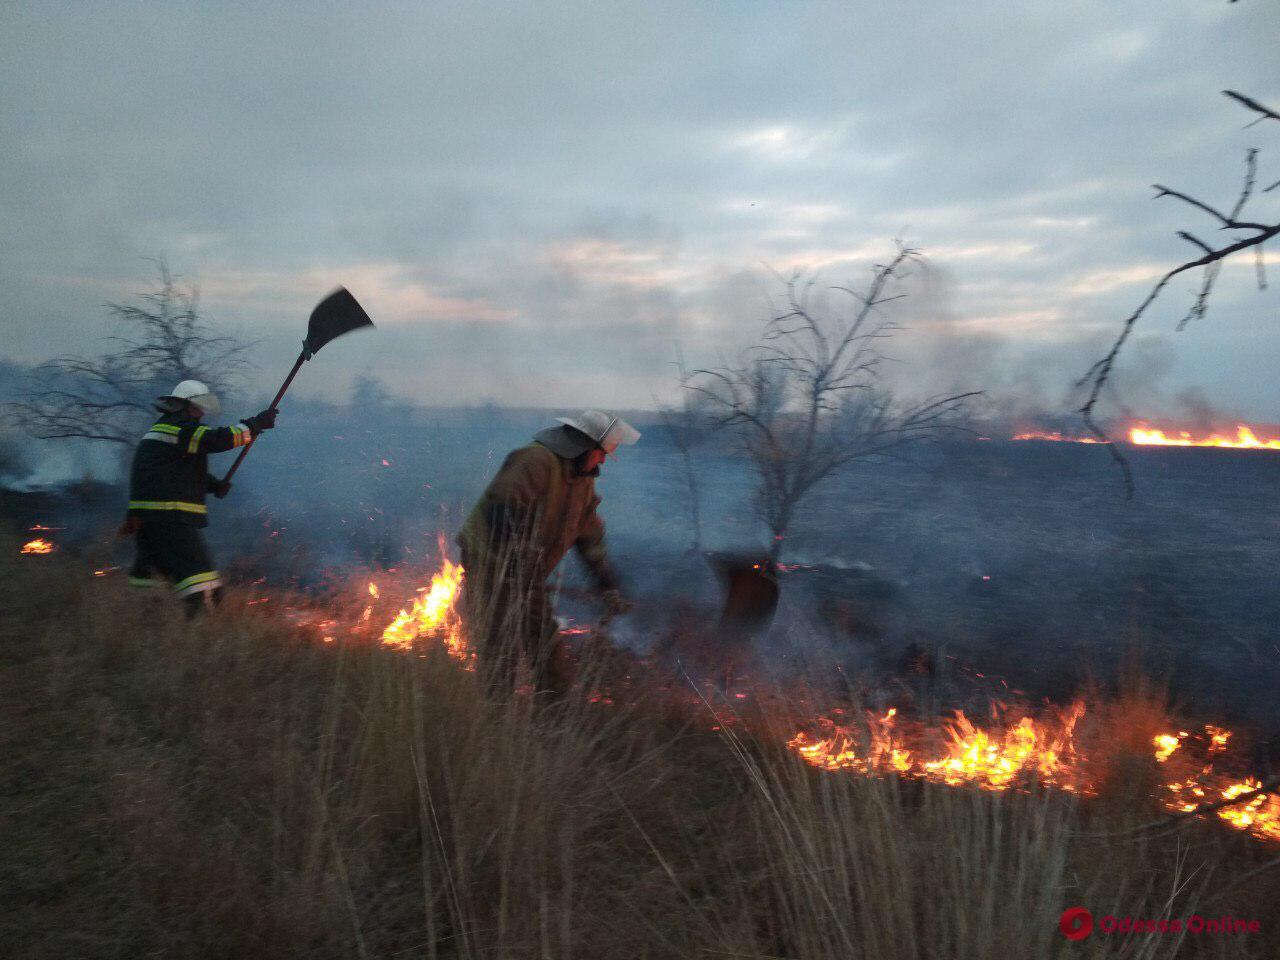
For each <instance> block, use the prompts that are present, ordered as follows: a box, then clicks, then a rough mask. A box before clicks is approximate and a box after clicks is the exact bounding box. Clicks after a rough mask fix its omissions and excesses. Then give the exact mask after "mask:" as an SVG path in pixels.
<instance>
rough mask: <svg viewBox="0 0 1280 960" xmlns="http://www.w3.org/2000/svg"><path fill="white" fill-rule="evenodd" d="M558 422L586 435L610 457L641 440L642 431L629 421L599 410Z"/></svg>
mask: <svg viewBox="0 0 1280 960" xmlns="http://www.w3.org/2000/svg"><path fill="white" fill-rule="evenodd" d="M556 420H558V421H559V422H560V423H563V424H564V425H565V426H568V427H573V429H575V430H577V431H578V432H579V433H584V434H586V435H587V436H588V437H590V438H591V440H592V441H593V442H595V443H596V444H598V445H599V446H600V448H601V449H602V450H603V451H604V452H605V453H607V454H609V455H610V456H613V452H614V451H615V450H617V449H618V447H620V446H623V445H624V444H632V443H635V442H636V441H637V440H639V439H640V431H638V430H637V429H636V428H635V427H633V426H631V424H629V423H627V421H625V420H623V419H621V418H620V417H615V416H613V415H612V414H609V413H601V412H600V411H599V410H584V411H583V412H582V413H581V414H579V415H578V416H577V417H556Z"/></svg>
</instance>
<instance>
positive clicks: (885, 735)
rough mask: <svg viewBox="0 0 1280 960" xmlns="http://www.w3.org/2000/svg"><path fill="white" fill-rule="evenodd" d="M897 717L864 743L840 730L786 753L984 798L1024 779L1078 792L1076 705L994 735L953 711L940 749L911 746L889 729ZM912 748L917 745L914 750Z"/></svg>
mask: <svg viewBox="0 0 1280 960" xmlns="http://www.w3.org/2000/svg"><path fill="white" fill-rule="evenodd" d="M896 713H897V711H896V709H891V710H889V712H888V713H886V714H885V715H884V716H883V717H879V718H876V717H872V718H869V720H868V724H867V728H868V734H869V737H868V738H867V742H865V743H860V742H859V741H858V738H855V737H854V736H853V735H852V734H850V733H849V732H848V731H847V730H843V729H840V728H838V727H837V728H835V730H834V733H833V735H831V736H828V737H826V738H821V739H811V738H810V737H809V736H807V735H806V734H805V733H803V732H801V733H798V734H796V735H795V736H794V737H793V738H792V739H791V740H790V741H788V746H790V747H791V748H792V749H793V750H795V751H796V752H797V753H798V754H799V755H800V756H801V757H803V758H804V760H805V761H806V762H808V763H811V764H813V765H814V766H816V767H822V768H823V769H826V770H856V771H858V772H860V773H888V772H890V771H894V772H897V773H900V774H903V775H905V776H909V777H913V778H916V779H923V780H932V781H935V782H939V783H945V784H948V785H949V786H958V785H960V784H972V785H973V786H977V787H980V788H982V789H984V790H1005V789H1008V788H1009V787H1011V786H1013V785H1014V784H1015V782H1018V781H1022V780H1026V779H1028V778H1031V779H1036V780H1039V781H1040V782H1041V783H1045V784H1050V785H1053V786H1057V787H1060V788H1061V789H1064V790H1072V791H1075V790H1079V789H1081V787H1082V784H1081V783H1080V764H1079V763H1078V762H1077V761H1078V760H1079V758H1078V757H1077V756H1076V754H1075V744H1074V740H1073V733H1074V730H1075V726H1076V723H1077V722H1078V721H1079V719H1080V717H1082V716H1083V715H1084V704H1083V703H1076V704H1074V705H1073V706H1072V707H1071V708H1070V709H1069V710H1067V711H1066V712H1065V713H1064V714H1063V715H1062V716H1061V717H1059V718H1057V719H1056V720H1055V721H1049V722H1046V721H1042V722H1041V723H1039V724H1037V723H1036V721H1035V720H1033V719H1032V718H1031V717H1029V716H1023V717H1020V718H1019V719H1018V720H1017V722H1016V723H1012V724H1007V725H1006V726H1005V727H1004V728H1003V729H1002V730H997V731H987V730H983V729H980V728H979V727H977V726H975V725H974V723H973V722H972V721H971V720H969V718H968V717H966V716H965V715H964V713H963V712H961V711H957V712H956V715H955V719H954V720H950V721H947V722H945V723H944V724H943V725H942V730H941V733H942V739H943V741H944V742H942V743H941V744H938V743H928V742H926V741H928V740H930V739H932V740H935V741H936V740H937V739H938V738H937V737H936V736H934V737H929V736H928V735H924V736H921V735H920V733H921V732H920V731H913V732H912V733H913V735H912V736H911V737H910V740H911V741H912V743H911V744H909V743H908V742H907V738H905V737H903V736H901V735H898V734H897V731H896V730H895V729H894V719H895V715H896ZM833 726H834V725H833ZM915 741H921V743H920V744H919V745H913V744H914V743H915Z"/></svg>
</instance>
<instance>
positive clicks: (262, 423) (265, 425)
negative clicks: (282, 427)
mask: <svg viewBox="0 0 1280 960" xmlns="http://www.w3.org/2000/svg"><path fill="white" fill-rule="evenodd" d="M279 412H280V411H279V410H277V409H276V408H275V407H271V408H269V409H267V410H263V411H262V412H261V413H255V414H254V415H253V416H252V417H245V420H244V422H245V425H246V426H247V427H248V428H249V429H250V430H252V431H253V435H254V436H255V437H256V436H257V435H258V434H260V433H261V432H262V431H263V430H270V429H271V428H273V427H274V426H275V425H276V414H277V413H279Z"/></svg>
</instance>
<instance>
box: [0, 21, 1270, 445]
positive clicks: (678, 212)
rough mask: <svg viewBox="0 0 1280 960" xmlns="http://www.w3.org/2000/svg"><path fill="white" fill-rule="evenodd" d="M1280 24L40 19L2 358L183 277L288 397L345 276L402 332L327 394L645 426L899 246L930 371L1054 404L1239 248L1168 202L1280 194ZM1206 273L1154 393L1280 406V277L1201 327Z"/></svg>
mask: <svg viewBox="0 0 1280 960" xmlns="http://www.w3.org/2000/svg"><path fill="white" fill-rule="evenodd" d="M1278 39H1280V4H1276V3H1274V2H1271V0H1241V2H1239V3H1235V4H1228V3H1227V2H1226V0H1159V2H1150V3H1146V4H1136V3H1128V4H1118V3H1115V2H1114V0H1106V2H1103V0H1072V2H1069V3H1063V2H1061V0H1023V2H1020V3H1016V4H1010V3H1006V2H994V0H968V2H965V3H943V2H941V0H896V2H892V3H890V2H886V0H880V2H871V0H841V2H833V3H809V2H787V3H783V2H774V3H757V2H737V3H728V2H725V3H706V2H698V3H685V4H668V3H635V2H628V3H616V4H615V3H606V2H600V0H593V2H583V3H564V2H559V3H554V2H546V0H543V2H513V3H502V4H496V3H495V4H485V3H445V2H438V3H419V2H413V3H408V2H406V3H403V4H381V3H373V2H371V3H362V4H339V3H325V4H321V3H308V4H299V5H294V4H288V3H271V4H265V3H252V4H240V3H220V2H202V3H196V4H184V3H178V2H164V3H160V2H155V3H124V2H116V3H110V4H102V5H97V4H91V3H85V2H78V3H70V4H58V3H48V2H29V3H21V4H19V3H8V4H4V5H3V7H2V8H0V84H2V85H3V90H4V91H5V93H4V96H3V97H2V98H0V311H2V312H0V323H2V324H3V331H4V333H3V339H2V340H0V356H4V357H8V358H10V359H15V360H18V361H21V362H34V361H38V360H41V359H44V358H46V357H48V356H49V355H51V354H53V353H58V352H65V351H67V350H85V351H93V350H95V349H97V347H98V344H97V340H98V338H100V337H102V336H104V335H106V334H107V333H108V332H109V331H108V328H107V324H106V321H105V314H104V310H103V309H102V304H103V303H104V302H106V301H113V300H114V301H118V300H122V299H128V298H130V297H132V296H134V295H135V294H137V293H138V292H140V291H143V290H145V289H146V288H147V287H148V285H149V284H150V283H151V281H152V278H153V275H154V268H153V265H152V264H151V263H150V262H149V259H148V258H155V257H164V258H166V259H167V260H168V262H169V264H170V266H171V267H172V269H173V270H174V271H175V272H177V273H179V274H181V275H183V276H184V277H186V278H188V279H189V280H191V281H192V282H194V283H196V284H197V285H198V286H199V289H200V292H201V300H202V304H203V307H204V310H205V312H206V313H207V315H208V316H209V317H210V318H211V319H213V320H214V321H216V322H217V323H218V324H220V325H222V326H224V327H225V328H227V329H229V330H231V331H232V332H235V333H238V334H240V335H243V336H246V337H252V338H257V339H259V340H260V341H261V346H260V348H259V351H258V356H257V362H258V367H259V370H258V374H257V376H258V378H259V382H258V384H257V386H259V387H260V388H262V389H264V390H265V389H266V388H267V387H269V386H270V385H271V384H272V382H273V381H278V379H279V378H280V377H281V376H282V374H283V372H284V370H286V369H287V368H288V365H289V363H290V361H291V360H292V358H293V356H294V355H295V354H296V351H297V343H298V341H299V339H300V338H301V335H302V332H303V330H304V327H305V317H306V314H307V312H308V310H309V309H310V307H311V305H312V304H313V303H314V302H315V301H316V300H318V299H319V298H320V297H321V296H322V295H323V294H324V293H325V292H327V291H328V290H329V289H330V288H332V287H333V286H335V285H336V284H339V283H342V284H345V285H346V286H348V287H349V288H350V289H351V290H352V291H353V292H354V293H355V294H356V295H357V297H359V299H360V300H361V301H362V302H363V303H364V304H365V306H366V307H367V308H368V310H369V312H370V314H372V315H373V317H374V319H375V321H376V322H377V323H378V324H379V326H380V330H379V331H378V332H377V333H376V334H370V335H364V336H362V337H361V338H355V337H353V338H351V339H350V340H349V341H344V342H343V343H342V344H341V345H335V346H333V347H331V348H330V349H329V350H328V351H326V352H325V353H323V354H321V355H320V357H319V358H318V359H317V361H316V362H315V364H314V365H313V366H312V367H311V368H310V369H309V370H308V371H307V372H306V374H305V376H304V377H303V378H302V379H300V381H299V386H298V390H299V392H300V393H309V394H311V395H312V396H330V397H335V398H340V397H343V396H345V395H346V394H347V392H348V391H349V389H350V382H351V379H352V377H354V376H357V375H359V374H363V373H370V372H377V373H379V374H380V375H382V376H383V377H384V379H385V381H386V383H387V384H388V386H389V387H390V388H391V389H392V390H393V391H394V392H396V393H398V394H401V395H403V396H405V397H411V398H414V399H418V400H420V401H423V402H432V403H438V402H445V403H448V402H458V403H468V402H475V401H486V400H495V401H498V402H506V403H519V404H539V405H542V404H546V405H562V404H563V405H573V404H588V403H589V404H591V405H599V406H645V405H649V404H651V402H652V398H653V396H654V395H655V394H657V395H660V396H667V395H669V394H670V393H671V392H672V368H671V360H672V357H673V356H674V353H675V349H676V344H680V345H681V348H682V349H683V351H684V353H685V354H686V355H687V356H688V357H689V358H690V360H691V362H694V363H700V362H710V361H714V360H715V359H716V357H717V356H719V355H724V356H732V355H733V353H734V352H735V351H737V350H739V349H740V348H742V347H743V346H744V345H746V344H747V343H749V342H750V341H751V339H752V337H753V335H754V334H755V333H756V331H757V330H758V326H759V322H760V321H761V320H762V319H763V318H764V316H765V315H766V314H767V313H768V310H769V300H768V298H769V297H770V295H771V294H776V292H777V282H776V280H775V279H774V272H776V273H780V274H786V273H788V272H790V271H792V270H797V269H799V270H806V271H817V272H818V275H819V276H820V277H821V278H823V279H824V280H829V281H830V282H831V283H833V284H834V283H840V282H848V281H850V280H854V281H857V280H859V279H860V278H862V277H863V275H864V273H865V270H866V267H867V265H868V264H869V263H870V262H872V261H873V260H874V259H876V258H877V257H883V256H884V255H885V254H886V253H887V252H888V251H890V250H891V249H892V244H893V241H894V238H896V237H901V238H904V239H906V240H908V241H909V242H911V243H913V244H916V245H918V246H919V247H920V248H921V249H922V250H923V251H924V252H925V254H926V255H927V256H928V258H929V264H930V265H929V269H928V270H927V271H924V272H920V273H918V274H917V275H916V276H915V277H914V278H913V279H912V280H911V281H910V293H911V297H910V299H909V300H908V301H904V302H903V305H902V308H901V309H902V314H901V319H902V320H903V321H904V322H906V323H907V324H908V326H909V327H910V330H909V331H908V332H907V333H906V334H904V335H903V337H902V338H901V341H900V342H899V343H898V344H896V345H895V349H894V352H895V354H897V355H898V356H899V358H900V359H902V360H903V361H904V362H903V363H902V364H901V365H900V369H901V371H903V372H902V373H900V374H899V375H900V376H903V377H906V378H907V382H909V383H910V384H912V385H913V386H915V387H918V388H920V389H921V390H922V391H923V392H931V390H929V389H926V388H939V389H941V388H947V387H951V386H964V387H970V388H985V389H988V390H991V391H992V392H993V394H998V395H1001V396H1018V397H1021V398H1023V399H1024V400H1026V401H1027V402H1035V403H1039V404H1043V405H1046V406H1047V407H1049V408H1052V407H1053V406H1054V405H1055V404H1065V403H1066V402H1067V401H1066V399H1065V389H1064V388H1065V385H1066V384H1068V383H1069V382H1070V381H1071V379H1072V378H1073V377H1074V376H1078V375H1079V374H1080V373H1081V372H1082V371H1083V369H1084V368H1085V367H1087V366H1088V363H1089V361H1090V360H1092V359H1093V358H1094V357H1095V355H1096V354H1097V351H1098V350H1099V349H1100V348H1101V347H1102V345H1103V344H1104V342H1105V340H1106V338H1107V336H1108V335H1109V334H1110V333H1111V332H1112V331H1113V330H1114V328H1115V325H1116V323H1117V321H1118V320H1119V319H1120V318H1121V317H1122V316H1123V315H1124V313H1126V312H1127V311H1128V310H1129V309H1131V308H1132V306H1133V305H1134V304H1135V303H1136V302H1137V301H1138V300H1139V299H1140V298H1141V296H1142V295H1143V293H1144V292H1145V288H1146V287H1147V286H1149V284H1150V283H1151V281H1152V279H1153V278H1154V277H1155V276H1157V275H1158V274H1159V273H1160V272H1162V271H1163V270H1164V269H1166V268H1167V266H1168V265H1170V264H1172V263H1174V262H1177V261H1178V260H1179V259H1184V258H1185V255H1186V254H1187V253H1188V252H1189V249H1190V248H1189V247H1187V245H1186V244H1185V243H1184V242H1183V241H1180V240H1178V239H1176V237H1175V236H1174V233H1175V231H1176V230H1178V229H1193V230H1203V232H1204V233H1206V234H1212V233H1213V230H1212V225H1211V224H1209V223H1207V222H1206V221H1205V220H1204V218H1202V217H1200V216H1197V215H1195V214H1194V212H1193V211H1190V210H1188V209H1186V208H1180V207H1179V206H1178V205H1177V204H1176V203H1175V202H1173V201H1170V200H1163V201H1160V202H1158V203H1157V202H1155V201H1153V200H1152V199H1151V197H1152V191H1151V189H1150V185H1151V184H1152V183H1153V182H1157V181H1159V182H1163V183H1167V184H1169V185H1170V186H1174V187H1177V188H1182V189H1185V190H1187V191H1189V192H1192V193H1196V194H1197V195H1200V196H1203V197H1204V198H1205V199H1207V200H1211V201H1213V202H1217V203H1220V204H1222V205H1224V206H1229V205H1230V203H1231V202H1232V200H1233V199H1234V194H1235V192H1236V190H1237V189H1238V183H1239V179H1240V176H1241V173H1242V171H1243V156H1244V150H1245V148H1246V147H1249V146H1255V145H1256V146H1259V147H1261V148H1262V155H1261V158H1262V170H1263V176H1264V178H1266V179H1264V182H1265V183H1269V182H1271V180H1275V179H1277V178H1280V124H1274V123H1272V124H1270V125H1269V126H1268V125H1258V126H1254V127H1252V128H1250V129H1244V126H1245V124H1246V123H1247V122H1248V121H1249V120H1250V119H1251V117H1250V116H1249V115H1248V114H1247V113H1246V112H1245V111H1244V110H1242V109H1241V108H1239V107H1238V106H1236V105H1234V104H1232V103H1231V102H1229V101H1227V100H1226V99H1225V98H1223V97H1222V95H1221V93H1220V91H1221V90H1223V89H1237V90H1241V91H1244V92H1246V93H1249V94H1250V95H1252V96H1254V97H1256V98H1258V99H1261V100H1262V101H1264V102H1267V103H1270V104H1272V105H1273V106H1275V105H1276V104H1277V103H1280V71H1277V69H1276V67H1277V61H1276V57H1275V50H1276V42H1277V40H1278ZM1268 174H1270V175H1271V176H1270V177H1269V178H1267V175H1268ZM1277 194H1280V189H1278V190H1276V191H1272V193H1271V194H1269V195H1266V196H1264V197H1263V198H1262V199H1263V200H1264V201H1265V202H1263V203H1260V204H1259V209H1258V211H1257V213H1258V216H1259V217H1262V216H1263V215H1264V214H1269V216H1270V217H1271V218H1274V217H1275V215H1276V213H1277V207H1278V206H1280V196H1277ZM1269 262H1270V263H1271V264H1272V266H1273V273H1276V274H1280V250H1276V251H1271V252H1270V254H1269ZM1278 282H1280V281H1278ZM1192 286H1193V280H1192V279H1191V278H1185V279H1184V281H1182V282H1179V283H1178V284H1176V285H1175V286H1174V287H1173V288H1172V289H1171V290H1170V295H1169V298H1168V300H1167V301H1165V302H1164V303H1163V304H1162V306H1160V307H1159V308H1157V309H1156V310H1154V311H1153V312H1152V313H1151V315H1150V317H1149V318H1148V320H1147V321H1146V322H1145V323H1144V325H1143V328H1142V332H1143V336H1142V338H1141V339H1140V340H1139V341H1138V342H1137V343H1136V344H1135V347H1134V350H1133V352H1132V354H1131V356H1130V363H1129V369H1128V379H1127V381H1123V384H1124V385H1123V386H1122V391H1127V393H1124V394H1123V399H1124V400H1125V402H1127V403H1131V404H1134V405H1136V407H1138V408H1141V411H1142V412H1144V413H1147V414H1149V415H1152V416H1158V415H1166V414H1167V415H1172V414H1174V413H1179V412H1186V408H1187V407H1189V406H1192V405H1194V404H1195V403H1198V402H1201V401H1203V402H1207V403H1209V404H1211V405H1212V406H1213V407H1214V408H1215V409H1216V410H1218V411H1221V412H1224V413H1227V414H1229V415H1231V416H1245V417H1250V418H1253V419H1258V420H1267V419H1269V420H1272V421H1280V391H1278V390H1277V389H1276V387H1275V380H1276V378H1275V371H1276V369H1277V368H1278V367H1280V316H1277V314H1278V313H1280V296H1278V295H1277V293H1276V291H1275V287H1273V289H1272V290H1269V291H1265V292H1259V291H1258V289H1257V287H1256V284H1255V282H1254V275H1253V264H1252V263H1251V262H1241V263H1239V264H1237V265H1235V266H1234V267H1229V268H1228V269H1227V270H1226V271H1224V274H1223V281H1222V285H1221V288H1220V291H1219V294H1218V296H1217V297H1216V299H1215V301H1214V305H1213V311H1212V313H1211V315H1210V317H1209V318H1208V319H1207V320H1205V321H1203V322H1202V323H1199V324H1197V325H1195V326H1193V327H1192V328H1189V329H1188V330H1186V331H1185V332H1183V333H1175V332H1174V330H1173V328H1174V326H1175V323H1176V320H1177V317H1178V315H1179V310H1180V308H1183V307H1185V305H1186V303H1187V301H1188V298H1189V295H1190V294H1189V291H1190V290H1191V288H1192ZM908 304H909V305H908Z"/></svg>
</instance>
